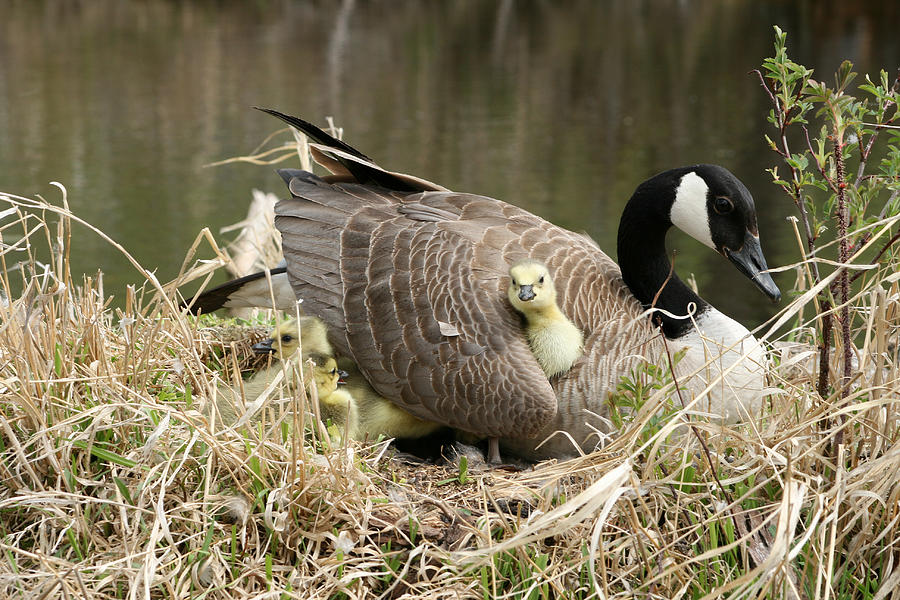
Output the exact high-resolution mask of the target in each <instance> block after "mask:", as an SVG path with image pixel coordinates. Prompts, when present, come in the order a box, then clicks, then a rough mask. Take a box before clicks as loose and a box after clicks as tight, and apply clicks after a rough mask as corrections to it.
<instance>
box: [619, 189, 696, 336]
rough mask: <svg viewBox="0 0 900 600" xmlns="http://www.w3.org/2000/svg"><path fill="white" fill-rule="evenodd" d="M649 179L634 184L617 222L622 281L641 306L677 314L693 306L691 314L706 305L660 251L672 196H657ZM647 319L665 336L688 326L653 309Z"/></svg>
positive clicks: (679, 333) (683, 331)
mask: <svg viewBox="0 0 900 600" xmlns="http://www.w3.org/2000/svg"><path fill="white" fill-rule="evenodd" d="M654 179H656V178H654ZM652 182H654V180H650V181H649V182H645V183H644V184H642V185H641V186H640V187H638V189H637V190H636V191H635V193H634V195H633V196H632V197H631V200H629V201H628V204H627V205H626V206H625V211H624V212H623V213H622V219H621V221H620V222H619V236H618V255H619V256H618V259H619V268H620V269H621V270H622V279H624V280H625V284H626V285H627V286H628V288H629V289H630V290H631V293H632V294H634V296H635V297H636V298H637V299H638V300H640V302H641V304H642V305H643V306H644V308H651V306H652V307H653V308H659V309H662V310H664V311H668V312H669V313H672V314H674V315H679V316H681V315H687V314H688V312H689V311H690V310H691V308H692V306H695V307H696V308H695V309H694V310H695V312H694V316H695V317H697V316H698V315H700V313H702V312H704V311H705V310H707V309H708V308H709V304H708V303H706V302H705V301H704V300H703V299H702V298H701V297H700V296H698V295H697V294H695V293H694V291H693V290H691V288H689V287H688V286H687V285H686V284H685V283H684V282H683V281H682V280H681V279H679V277H678V275H676V274H675V272H674V269H673V267H672V260H673V257H670V256H669V255H667V253H666V232H667V231H668V230H669V227H671V226H672V222H671V220H670V218H669V213H670V211H671V208H672V202H673V200H674V198H673V197H666V196H665V195H662V194H660V193H659V192H658V190H659V186H653V185H648V184H651V183H652ZM654 187H656V188H657V190H656V192H655V191H654V189H653V188H654ZM667 187H668V189H674V187H671V186H667ZM654 298H655V302H654ZM651 319H652V320H653V322H654V323H661V324H662V330H663V333H664V334H665V336H666V337H667V338H670V339H674V338H679V337H681V336H683V335H685V334H686V333H688V332H689V331H691V330H692V329H693V328H694V325H693V323H692V322H691V319H675V318H672V317H670V316H668V315H666V314H665V313H663V312H661V311H657V310H655V311H653V313H652V315H651Z"/></svg>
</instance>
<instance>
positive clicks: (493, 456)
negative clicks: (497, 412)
mask: <svg viewBox="0 0 900 600" xmlns="http://www.w3.org/2000/svg"><path fill="white" fill-rule="evenodd" d="M487 461H488V464H489V465H499V464H500V462H501V461H500V438H495V437H492V438H488V455H487Z"/></svg>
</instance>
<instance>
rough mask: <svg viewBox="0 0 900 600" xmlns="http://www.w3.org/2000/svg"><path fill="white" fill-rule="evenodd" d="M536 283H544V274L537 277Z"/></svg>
mask: <svg viewBox="0 0 900 600" xmlns="http://www.w3.org/2000/svg"><path fill="white" fill-rule="evenodd" d="M538 283H544V276H543V275H541V278H540V279H538Z"/></svg>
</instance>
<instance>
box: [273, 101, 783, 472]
mask: <svg viewBox="0 0 900 600" xmlns="http://www.w3.org/2000/svg"><path fill="white" fill-rule="evenodd" d="M260 110H263V111H264V112H266V113H269V114H271V115H274V116H275V117H278V118H279V119H282V120H283V121H285V122H286V123H288V124H289V125H291V126H293V127H296V128H297V129H299V130H301V131H303V132H304V133H305V134H306V135H308V136H309V137H310V138H311V139H312V140H313V141H314V142H315V143H314V144H312V145H311V147H312V151H313V155H314V158H315V159H316V161H317V162H318V163H320V164H322V165H323V166H325V167H326V168H327V169H329V170H330V171H331V173H332V175H330V176H326V177H317V176H316V175H313V174H311V173H308V172H305V171H300V170H293V169H284V170H281V171H279V174H280V175H281V177H282V178H283V179H284V181H285V183H286V184H287V185H288V188H289V190H290V192H291V197H290V198H288V199H285V200H282V201H280V202H279V203H278V204H277V206H276V208H275V213H276V217H275V225H276V227H277V228H278V230H279V231H280V232H281V235H282V247H283V250H284V256H285V259H286V261H287V274H288V278H289V281H290V284H291V286H292V288H293V290H294V292H295V294H296V295H297V297H298V298H303V300H304V304H303V306H304V309H305V310H306V311H307V313H308V314H312V315H316V316H318V317H320V318H321V319H322V320H323V321H325V323H326V324H327V325H328V326H329V331H330V335H331V342H332V343H333V344H334V346H335V348H336V349H337V351H338V353H339V354H342V355H346V356H349V357H351V358H352V359H353V360H354V361H355V362H356V363H357V365H359V368H360V370H361V371H362V373H363V374H364V375H365V377H366V379H368V381H369V382H370V383H371V384H372V386H373V387H374V388H375V390H376V391H377V392H378V393H379V394H381V395H382V396H384V397H386V398H389V399H390V400H392V401H393V402H395V403H396V404H397V405H398V406H400V407H401V408H403V409H404V410H406V411H408V412H409V413H411V414H413V415H415V416H417V417H420V418H422V419H424V420H426V421H434V422H437V423H443V424H446V425H449V426H451V427H455V428H458V429H461V430H464V431H468V432H472V433H475V434H477V435H481V436H484V437H488V438H499V439H500V441H501V446H502V447H503V448H504V450H505V451H510V452H512V453H514V454H518V455H520V456H524V457H526V458H531V459H540V458H545V457H564V456H569V455H573V454H575V453H577V452H578V451H580V450H586V451H587V450H591V449H593V448H594V447H595V446H596V445H597V443H598V437H597V434H598V432H602V431H605V430H608V428H609V426H608V424H607V422H606V421H605V420H604V419H603V418H602V417H603V415H604V414H605V412H606V408H605V405H606V401H607V398H608V394H609V392H611V391H613V390H614V389H615V386H616V384H617V382H618V381H619V380H620V378H621V376H622V375H625V374H628V373H629V372H630V371H631V369H632V368H633V367H634V366H635V365H636V364H638V362H639V361H641V360H642V358H641V357H646V358H647V359H650V360H656V361H658V360H662V357H663V356H664V352H666V351H671V352H675V351H677V350H678V349H680V348H683V347H687V352H686V355H685V357H684V358H683V359H682V360H681V362H680V363H679V365H678V372H679V373H681V374H682V375H683V379H682V380H680V381H679V383H680V384H681V385H686V386H687V387H688V393H689V394H691V395H696V394H700V393H701V392H703V391H704V390H706V392H707V393H704V394H700V396H698V397H699V400H698V401H697V402H695V403H694V404H693V406H694V408H695V409H696V410H701V411H704V412H707V413H709V414H712V415H713V416H715V417H716V418H721V419H725V420H728V421H734V420H737V419H739V418H741V417H745V416H747V415H752V414H753V413H755V412H756V411H757V410H758V409H759V407H760V406H761V403H762V394H761V392H762V388H763V383H764V371H763V363H764V355H763V351H762V349H761V348H760V347H759V344H758V342H757V341H756V340H755V339H754V338H753V337H752V336H751V335H750V334H749V332H748V331H747V329H746V328H744V327H743V326H741V325H740V324H738V323H737V322H735V321H733V320H732V319H729V318H728V317H726V316H725V315H723V314H722V313H720V312H719V311H718V310H716V309H715V308H713V307H712V306H710V305H709V304H708V303H707V302H705V301H703V300H702V299H701V298H700V297H699V296H697V294H695V293H694V292H692V291H691V290H690V288H688V287H687V286H686V285H685V284H684V283H683V282H682V281H681V280H680V279H679V278H678V277H677V275H674V274H673V273H671V268H670V266H671V265H670V260H669V259H668V257H667V255H666V251H665V234H666V231H667V230H668V229H669V227H670V226H671V225H673V224H674V225H676V226H677V227H679V228H681V229H682V230H684V231H685V232H687V233H688V234H690V235H691V236H693V237H694V238H696V239H698V240H699V241H701V242H702V243H704V244H705V245H707V246H709V247H710V248H712V249H713V250H715V251H716V252H718V253H720V254H722V255H723V256H725V257H726V258H728V259H729V260H730V261H731V262H733V263H734V264H735V266H737V268H738V269H739V270H740V271H741V272H742V273H744V274H745V275H746V276H747V277H749V278H750V279H751V280H752V281H753V282H754V283H755V284H756V285H757V287H758V288H759V289H760V290H762V291H763V292H764V293H765V294H767V295H768V296H769V297H770V298H772V299H773V300H778V299H779V298H780V292H779V290H778V288H777V286H776V285H775V283H774V282H773V281H772V278H771V277H770V275H769V274H768V273H766V272H765V271H766V269H767V266H766V261H765V258H764V257H763V254H762V250H761V248H760V244H759V237H758V233H757V225H756V210H755V207H754V204H753V199H752V198H751V196H750V193H749V192H748V191H747V188H746V187H745V186H744V185H743V184H742V183H741V182H740V181H739V180H738V179H737V178H735V177H734V176H733V175H732V174H731V173H730V172H728V171H727V170H726V169H724V168H722V167H719V166H714V165H695V166H690V167H682V168H678V169H672V170H670V171H666V172H664V173H661V174H659V175H656V176H655V177H652V178H650V179H648V180H647V181H645V182H644V183H642V184H641V185H640V186H638V188H637V190H636V191H635V192H634V195H633V196H632V198H631V200H630V201H629V202H628V205H627V206H626V208H625V211H624V214H623V215H622V219H621V223H620V227H619V237H618V253H619V261H620V265H621V271H620V266H618V265H616V263H615V262H613V261H612V260H611V259H610V258H609V257H608V256H607V255H606V254H604V253H603V251H601V250H600V248H598V247H597V245H596V244H595V243H594V242H593V241H592V240H591V239H590V238H588V237H587V236H584V235H581V234H578V233H573V232H571V231H567V230H565V229H562V228H560V227H557V226H555V225H553V224H551V223H549V222H547V221H545V220H543V219H541V218H540V217H537V216H535V215H533V214H531V213H529V212H527V211H525V210H522V209H520V208H517V207H515V206H513V205H511V204H507V203H505V202H501V201H499V200H495V199H492V198H487V197H484V196H477V195H474V194H466V193H460V192H453V191H449V190H447V189H445V188H443V187H441V186H439V185H436V184H433V183H430V182H428V181H425V180H422V179H419V178H417V177H414V176H410V175H404V174H400V173H392V172H388V171H386V170H384V169H382V168H381V167H379V166H377V165H376V164H375V163H374V162H373V161H372V160H371V159H370V158H368V157H367V156H365V155H364V154H362V153H361V152H359V151H358V150H356V149H355V148H353V147H351V146H349V145H348V144H346V143H344V142H342V141H340V140H337V139H335V138H333V137H332V136H330V135H328V134H326V133H325V132H324V131H322V130H320V129H319V128H317V127H315V126H314V125H312V124H310V123H307V122H306V121H304V120H302V119H299V118H296V117H292V116H288V115H285V114H282V113H280V112H278V111H275V110H270V109H260ZM527 258H531V259H534V260H537V261H540V262H542V263H544V264H545V265H546V266H547V268H548V270H549V272H550V274H551V276H552V277H553V279H554V281H556V282H557V292H558V302H559V306H560V308H561V309H562V310H563V312H564V313H565V314H566V315H568V316H569V318H571V319H572V321H573V322H574V324H575V326H576V327H578V328H579V329H580V330H581V331H583V332H584V334H585V340H584V356H582V357H581V358H580V359H579V360H577V361H576V362H575V364H574V365H573V366H572V368H571V370H569V371H568V372H567V373H565V374H564V375H562V376H561V377H558V378H554V379H553V381H550V380H548V378H547V377H546V376H545V374H544V372H543V371H542V369H541V367H540V365H539V364H538V362H537V360H536V359H535V357H534V355H533V354H532V352H531V349H530V348H529V346H528V342H527V340H526V338H525V335H524V333H523V329H522V324H521V321H520V317H519V315H518V313H516V311H515V310H514V309H513V308H512V306H511V305H510V304H509V302H508V300H507V298H506V290H507V287H508V285H509V278H508V276H507V270H508V268H509V265H510V264H512V263H514V262H516V261H519V260H523V259H527ZM646 309H651V310H650V311H649V314H648V312H647V311H646ZM688 315H690V318H685V317H686V316H688ZM654 323H659V324H660V326H661V329H662V333H663V334H664V336H665V338H666V339H667V340H668V343H667V344H666V343H664V340H663V339H662V337H661V336H660V335H659V329H658V327H657V326H656V325H655V324H654ZM666 346H668V348H667V347H666ZM688 375H690V377H688ZM707 388H709V389H707ZM689 399H690V398H689ZM559 432H562V433H561V434H560V433H559ZM554 433H557V435H553V434H554ZM547 438H549V439H547ZM542 442H543V443H542Z"/></svg>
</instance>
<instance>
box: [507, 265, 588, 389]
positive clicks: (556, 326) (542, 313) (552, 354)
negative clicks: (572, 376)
mask: <svg viewBox="0 0 900 600" xmlns="http://www.w3.org/2000/svg"><path fill="white" fill-rule="evenodd" d="M507 296H508V297H509V303H510V304H512V306H513V308H515V309H516V310H517V311H519V312H520V313H522V316H523V317H525V336H526V337H527V338H528V345H529V346H531V351H532V352H533V353H534V357H535V358H536V359H537V361H538V364H539V365H541V368H542V369H543V370H544V373H545V374H546V375H547V377H555V376H556V375H561V374H562V373H565V372H566V371H568V370H569V369H571V368H572V365H573V364H574V363H575V361H576V360H578V358H579V357H580V356H581V355H582V354H583V353H584V336H583V335H582V333H581V330H580V329H578V328H577V327H575V325H574V324H573V323H572V321H570V320H569V318H568V317H566V315H564V314H563V313H562V312H561V311H560V310H559V307H558V306H557V305H556V287H555V286H554V285H553V278H552V277H550V271H548V270H547V266H546V265H545V264H543V263H541V262H539V261H536V260H531V259H526V260H520V261H519V262H517V263H515V264H513V265H512V266H511V267H510V268H509V289H508V290H507Z"/></svg>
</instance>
